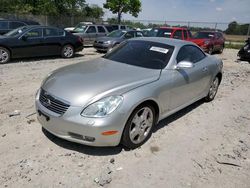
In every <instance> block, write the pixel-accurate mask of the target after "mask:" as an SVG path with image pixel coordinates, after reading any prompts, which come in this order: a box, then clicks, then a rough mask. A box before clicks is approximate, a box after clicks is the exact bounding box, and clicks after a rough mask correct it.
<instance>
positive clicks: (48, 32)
mask: <svg viewBox="0 0 250 188" xmlns="http://www.w3.org/2000/svg"><path fill="white" fill-rule="evenodd" d="M43 36H45V37H55V36H59V33H58V29H55V28H45V29H43Z"/></svg>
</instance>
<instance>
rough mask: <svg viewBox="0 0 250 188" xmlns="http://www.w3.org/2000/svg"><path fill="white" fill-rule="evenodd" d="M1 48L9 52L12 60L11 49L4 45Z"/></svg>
mask: <svg viewBox="0 0 250 188" xmlns="http://www.w3.org/2000/svg"><path fill="white" fill-rule="evenodd" d="M0 47H2V48H5V49H7V50H8V51H9V53H10V58H12V50H11V48H9V47H7V46H4V45H1V46H0Z"/></svg>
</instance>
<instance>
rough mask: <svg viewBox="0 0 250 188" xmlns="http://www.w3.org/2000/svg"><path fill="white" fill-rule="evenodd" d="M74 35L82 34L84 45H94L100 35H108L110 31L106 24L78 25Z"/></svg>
mask: <svg viewBox="0 0 250 188" xmlns="http://www.w3.org/2000/svg"><path fill="white" fill-rule="evenodd" d="M71 32H72V33H73V34H74V35H77V36H80V37H82V38H83V40H84V45H93V44H94V41H95V40H96V38H98V37H103V36H106V35H107V34H108V33H109V31H108V29H107V28H106V27H105V26H104V25H95V24H91V25H85V24H83V25H78V26H77V27H76V28H75V29H74V30H73V31H71Z"/></svg>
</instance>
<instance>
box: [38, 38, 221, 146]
mask: <svg viewBox="0 0 250 188" xmlns="http://www.w3.org/2000/svg"><path fill="white" fill-rule="evenodd" d="M222 66H223V64H222V61H221V60H219V59H216V58H215V57H213V56H210V55H208V54H205V53H204V52H203V51H202V50H201V49H200V48H199V47H197V46H196V45H195V44H193V43H191V42H187V41H181V40H174V39H163V38H156V37H152V38H144V37H143V38H134V39H130V40H127V41H125V42H123V43H122V44H120V45H119V47H118V48H115V49H114V50H112V51H111V52H110V53H107V54H106V55H105V56H104V57H102V58H99V59H95V60H91V61H89V62H81V63H78V64H74V65H70V66H67V67H63V68H60V69H58V70H56V71H54V72H52V73H51V74H49V76H48V77H47V78H46V79H45V80H44V82H43V84H42V85H41V88H40V89H39V90H38V92H37V95H36V102H35V103H36V110H37V116H38V120H39V122H40V123H41V125H42V127H43V129H44V130H47V131H49V132H50V133H52V134H54V135H55V136H57V137H60V138H63V139H66V140H69V141H72V142H77V143H81V144H86V145H91V146H116V145H118V144H119V143H122V144H123V145H125V146H126V147H128V148H131V149H133V148H136V147H139V146H141V145H142V144H143V143H145V142H146V141H147V139H148V138H149V137H150V135H151V133H152V127H154V126H156V125H157V123H158V122H159V121H160V120H162V119H164V118H166V117H167V116H169V115H171V114H173V113H175V112H177V111H179V110H180V109H182V108H185V107H186V106H188V105H190V104H192V103H194V102H195V101H198V100H200V99H203V98H204V99H205V100H206V101H212V100H213V99H214V98H215V95H216V93H217V90H218V87H219V84H220V82H221V79H222Z"/></svg>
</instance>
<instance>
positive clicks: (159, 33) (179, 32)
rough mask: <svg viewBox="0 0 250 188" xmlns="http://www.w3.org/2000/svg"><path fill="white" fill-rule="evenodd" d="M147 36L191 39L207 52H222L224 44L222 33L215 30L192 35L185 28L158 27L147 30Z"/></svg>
mask: <svg viewBox="0 0 250 188" xmlns="http://www.w3.org/2000/svg"><path fill="white" fill-rule="evenodd" d="M149 36H154V37H165V38H175V39H180V40H187V41H191V42H194V43H195V44H197V45H198V46H199V47H201V48H202V49H203V50H204V51H205V52H207V53H209V54H212V53H213V52H216V51H218V52H220V53H222V52H223V49H224V46H225V38H224V37H223V34H222V33H220V32H217V31H200V32H197V33H196V34H195V35H194V36H192V33H191V32H190V30H189V29H187V28H182V27H159V28H154V29H152V30H151V31H150V32H149Z"/></svg>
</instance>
